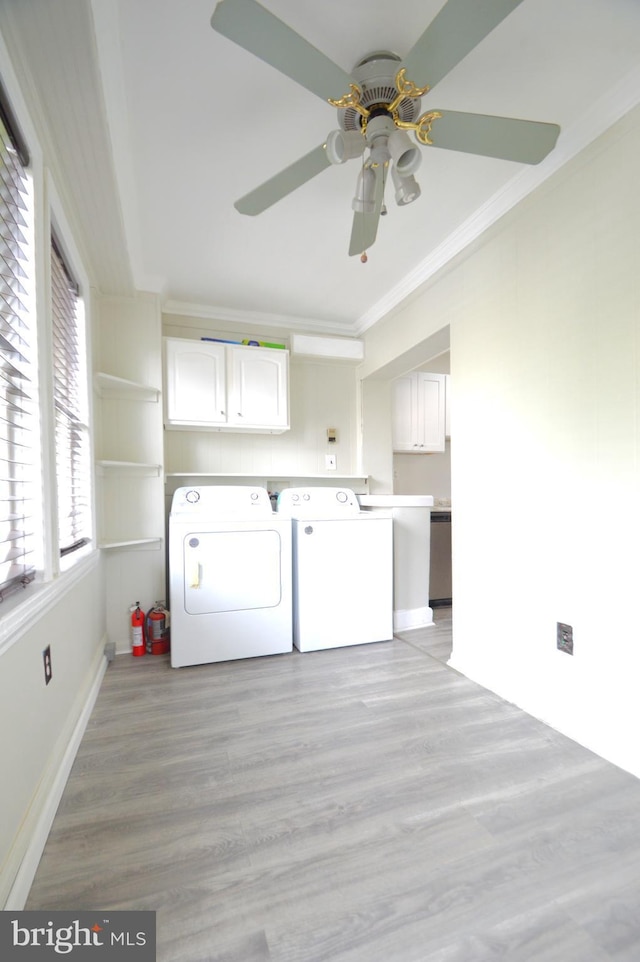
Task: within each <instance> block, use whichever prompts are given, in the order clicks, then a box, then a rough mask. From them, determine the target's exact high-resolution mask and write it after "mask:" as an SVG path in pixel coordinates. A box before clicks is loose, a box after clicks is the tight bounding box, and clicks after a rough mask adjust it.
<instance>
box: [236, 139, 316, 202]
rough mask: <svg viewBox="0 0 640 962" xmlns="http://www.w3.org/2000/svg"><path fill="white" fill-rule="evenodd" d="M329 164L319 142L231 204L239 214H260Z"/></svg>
mask: <svg viewBox="0 0 640 962" xmlns="http://www.w3.org/2000/svg"><path fill="white" fill-rule="evenodd" d="M330 166H331V164H330V162H329V159H328V157H327V151H326V150H325V146H324V144H320V145H319V146H318V147H315V148H314V149H313V150H311V151H309V153H308V154H305V155H304V157H301V158H300V159H299V160H296V161H295V162H294V163H293V164H290V165H289V166H288V167H285V168H284V170H281V171H280V173H279V174H276V175H275V176H274V177H271V178H269V180H266V181H265V182H264V184H260V186H259V187H256V188H255V190H252V191H250V192H249V193H248V194H245V195H244V197H241V198H240V200H237V201H236V202H235V204H234V205H233V206H234V207H235V209H236V210H237V211H240V213H241V214H251V215H255V214H261V213H262V211H263V210H266V209H267V208H268V207H272V206H273V204H276V203H277V202H278V201H279V200H282V198H283V197H286V196H287V194H290V193H291V192H292V191H294V190H296V188H297V187H301V186H302V184H306V182H307V181H308V180H311V178H312V177H315V176H316V174H319V173H321V171H323V170H324V169H325V167H330Z"/></svg>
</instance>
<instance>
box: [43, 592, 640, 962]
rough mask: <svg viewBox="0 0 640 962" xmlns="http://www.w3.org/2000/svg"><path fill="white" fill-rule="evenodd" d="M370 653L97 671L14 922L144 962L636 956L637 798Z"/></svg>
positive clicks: (405, 647) (437, 647)
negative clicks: (62, 926)
mask: <svg viewBox="0 0 640 962" xmlns="http://www.w3.org/2000/svg"><path fill="white" fill-rule="evenodd" d="M449 615H450V612H448V611H442V610H440V611H437V612H436V616H437V618H438V624H437V626H435V627H433V628H428V629H421V630H420V631H415V632H407V633H405V634H404V635H403V636H402V637H401V638H398V639H396V640H394V641H393V642H387V643H381V644H377V645H364V646H360V647H357V648H346V649H339V650H330V651H323V652H309V653H306V654H302V655H301V654H299V653H298V652H294V653H293V654H292V655H276V656H272V657H269V658H256V659H251V660H247V661H242V662H226V663H224V664H218V665H208V666H204V667H198V668H184V669H180V670H172V669H171V668H170V667H169V665H168V662H167V659H166V658H165V657H164V656H163V657H159V658H153V657H146V658H141V659H133V658H129V657H128V656H119V657H118V658H117V659H116V661H115V663H114V664H113V665H112V666H111V667H110V668H109V670H108V672H107V675H106V678H105V682H104V685H103V688H102V691H101V693H100V696H99V698H98V702H97V705H96V708H95V711H94V714H93V717H92V719H91V722H90V724H89V728H88V730H87V732H86V734H85V737H84V739H83V742H82V745H81V748H80V751H79V754H78V757H77V760H76V763H75V765H74V768H73V771H72V774H71V777H70V780H69V783H68V786H67V789H66V791H65V794H64V797H63V800H62V803H61V806H60V809H59V812H58V815H57V817H56V819H55V823H54V826H53V829H52V832H51V835H50V838H49V841H48V844H47V846H46V850H45V853H44V856H43V859H42V862H41V864H40V868H39V870H38V873H37V876H36V879H35V883H34V885H33V889H32V892H31V896H30V899H29V902H28V904H27V908H30V909H56V908H61V909H62V908H63V909H86V908H95V909H133V908H141V909H142V908H144V909H155V910H157V929H158V946H159V947H158V959H159V960H160V962H200V960H211V962H213V960H216V962H267V960H269V962H321V960H322V962H325V960H326V962H494V960H498V959H500V960H505V962H605V960H609V962H610V960H616V962H638V960H639V959H640V781H639V780H637V779H635V778H634V777H633V776H631V775H629V774H627V773H625V772H623V771H621V770H619V769H617V768H615V767H614V766H613V765H610V764H608V763H607V762H605V761H603V760H601V759H599V758H598V757H596V756H595V755H593V754H591V753H590V752H589V751H587V750H585V749H584V748H581V747H579V746H578V745H576V744H574V743H573V742H571V741H569V740H568V739H566V738H564V737H562V736H561V735H559V734H557V733H556V732H554V731H553V730H551V729H549V728H547V727H545V725H543V724H542V723H540V722H538V721H536V720H534V719H532V718H530V717H528V716H527V715H525V714H524V713H523V712H521V711H519V710H518V709H516V708H515V707H513V706H512V705H510V704H507V703H505V702H503V701H501V700H500V699H499V698H498V697H496V696H495V695H493V694H491V693H489V692H487V691H486V690H484V689H482V688H480V687H478V686H477V685H475V684H473V683H472V682H470V681H468V680H467V679H465V678H463V677H462V676H460V675H459V674H457V673H456V672H455V671H453V670H452V669H450V668H448V667H447V666H446V658H447V655H448V652H449V650H450V621H449Z"/></svg>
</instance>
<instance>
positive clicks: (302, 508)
mask: <svg viewBox="0 0 640 962" xmlns="http://www.w3.org/2000/svg"><path fill="white" fill-rule="evenodd" d="M278 514H280V515H284V516H285V517H287V518H352V517H354V516H357V515H359V514H360V505H359V504H358V499H357V497H356V496H355V494H354V493H353V491H352V490H351V489H350V488H317V487H316V488H314V487H310V488H285V489H284V491H282V492H281V493H280V495H279V496H278Z"/></svg>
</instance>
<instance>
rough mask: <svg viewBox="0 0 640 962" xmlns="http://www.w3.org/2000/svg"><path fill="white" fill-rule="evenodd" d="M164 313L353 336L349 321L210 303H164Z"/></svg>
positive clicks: (244, 326) (168, 301)
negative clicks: (320, 318)
mask: <svg viewBox="0 0 640 962" xmlns="http://www.w3.org/2000/svg"><path fill="white" fill-rule="evenodd" d="M162 313H163V314H178V315H184V316H186V317H199V318H204V319H206V320H210V321H224V322H225V323H227V324H236V325H238V326H241V327H243V328H245V329H246V328H247V327H267V328H270V329H271V328H274V327H276V328H283V329H284V330H291V331H309V332H310V333H315V334H320V333H322V334H335V335H342V336H343V337H344V336H345V335H346V336H347V337H350V336H355V325H354V324H353V323H352V322H348V321H346V322H344V323H340V322H337V323H332V322H331V321H323V320H319V319H318V318H313V317H292V316H291V315H286V314H269V313H266V312H262V311H248V310H243V309H240V310H238V309H237V308H231V307H220V306H216V305H210V304H192V303H190V302H189V301H175V300H167V301H164V303H163V305H162Z"/></svg>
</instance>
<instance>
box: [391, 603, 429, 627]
mask: <svg viewBox="0 0 640 962" xmlns="http://www.w3.org/2000/svg"><path fill="white" fill-rule="evenodd" d="M432 624H433V611H432V610H431V608H429V607H428V606H426V607H424V608H397V609H396V611H394V613H393V630H394V631H411V629H412V628H425V627H426V626H427V625H432Z"/></svg>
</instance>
